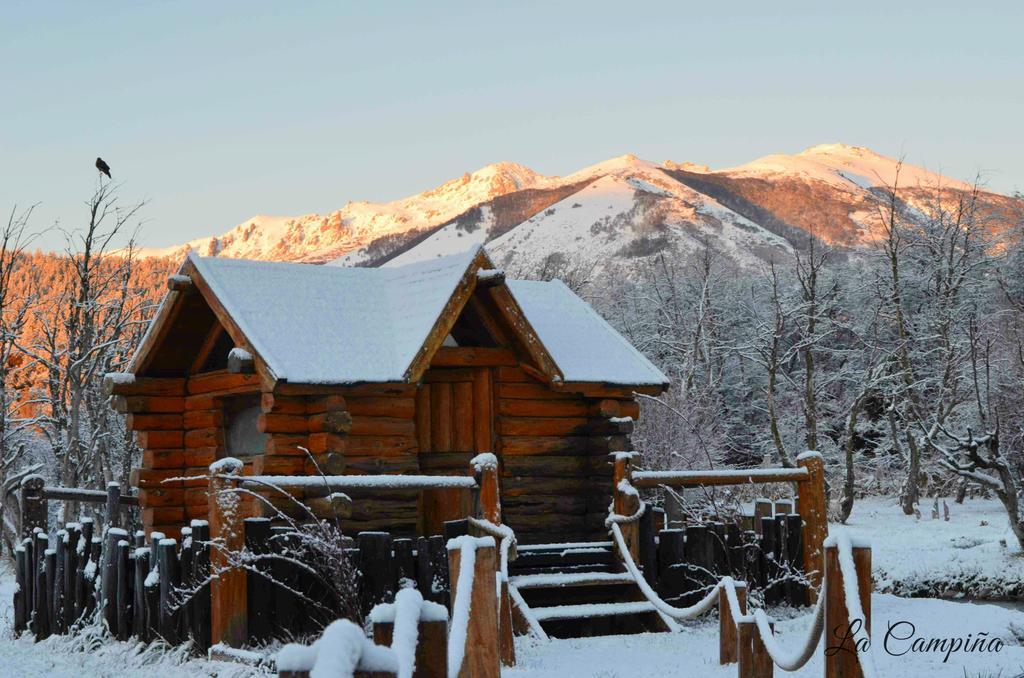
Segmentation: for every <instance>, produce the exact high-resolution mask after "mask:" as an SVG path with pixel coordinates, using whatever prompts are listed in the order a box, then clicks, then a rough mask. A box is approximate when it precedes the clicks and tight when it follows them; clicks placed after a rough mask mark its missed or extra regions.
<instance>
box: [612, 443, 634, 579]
mask: <svg viewBox="0 0 1024 678" xmlns="http://www.w3.org/2000/svg"><path fill="white" fill-rule="evenodd" d="M612 454H613V455H614V459H615V466H614V468H613V471H612V497H613V500H612V508H613V509H614V511H615V513H617V514H618V515H620V516H630V515H633V514H634V513H636V511H637V510H638V509H639V505H638V503H637V502H638V500H639V498H640V497H639V495H635V494H629V493H627V492H622V491H621V490H620V488H619V485H620V484H621V483H622V482H623V481H625V482H626V483H629V482H630V466H631V464H632V461H633V455H634V453H633V452H613V453H612ZM619 529H620V530H621V531H622V540H623V541H624V542H626V548H627V549H629V555H630V556H631V557H632V558H633V562H634V563H636V562H639V558H640V526H639V524H638V523H637V522H632V523H623V524H621V525H619Z"/></svg>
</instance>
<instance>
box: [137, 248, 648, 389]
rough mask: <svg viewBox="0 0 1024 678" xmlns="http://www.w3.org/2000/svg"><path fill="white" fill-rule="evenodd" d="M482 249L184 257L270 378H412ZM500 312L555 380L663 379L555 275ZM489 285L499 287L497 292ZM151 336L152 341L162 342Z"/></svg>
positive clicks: (167, 307) (142, 357) (513, 287)
mask: <svg viewBox="0 0 1024 678" xmlns="http://www.w3.org/2000/svg"><path fill="white" fill-rule="evenodd" d="M492 267H493V266H492V264H491V262H490V260H489V259H488V258H487V255H486V254H485V253H484V251H483V249H482V248H480V247H475V248H473V249H471V250H469V251H466V252H463V253H459V254H454V255H450V256H446V257H439V258H436V259H432V260H428V261H423V262H416V263H412V264H407V265H404V266H394V267H382V268H345V267H336V266H321V265H315V264H290V263H281V262H267V261H252V260H245V259H228V258H220V257H199V256H196V255H195V254H189V256H188V259H187V260H186V261H185V263H184V264H183V265H182V268H181V271H182V272H183V273H190V274H194V275H195V276H196V277H197V278H198V280H196V281H195V282H196V286H197V287H198V288H199V290H200V291H201V292H202V293H203V295H204V297H206V298H207V301H208V302H209V303H210V304H211V305H213V304H216V305H217V306H218V307H219V308H220V309H221V310H222V315H221V317H222V320H224V319H225V318H224V317H225V316H226V321H229V324H231V325H233V326H234V327H233V328H229V330H232V331H233V335H235V336H236V339H237V335H238V334H241V335H242V337H244V339H245V343H246V344H247V346H246V348H250V349H251V350H252V351H253V352H255V353H256V354H257V355H258V356H259V357H260V359H261V360H262V361H263V363H264V364H265V366H266V368H267V369H268V370H269V371H270V373H271V374H272V376H273V377H274V378H275V379H277V380H281V381H287V382H290V383H293V384H324V385H329V384H356V383H366V382H369V383H401V382H410V381H416V380H418V379H419V378H420V376H421V374H422V371H423V370H424V369H426V366H427V364H428V363H429V358H430V357H432V355H433V351H434V350H435V349H436V347H437V346H439V345H440V344H441V341H442V340H443V339H444V337H445V336H446V335H447V334H448V332H449V331H450V330H451V325H452V324H453V323H454V321H455V319H456V318H457V317H458V314H459V312H461V310H462V307H463V305H464V304H465V302H466V300H467V299H468V297H469V295H470V294H471V293H472V291H473V289H474V287H475V282H476V278H477V271H478V270H479V269H480V268H492ZM507 285H508V289H509V291H510V292H511V295H508V294H506V296H505V303H503V304H502V306H503V310H504V311H505V312H507V313H509V314H511V316H512V317H514V318H516V323H517V331H518V332H519V333H520V334H521V335H524V338H525V339H526V340H527V342H526V343H527V345H528V347H529V349H530V351H531V355H532V356H533V357H534V359H539V363H540V366H541V367H542V368H543V369H544V371H545V372H546V373H547V374H548V376H549V378H551V380H552V381H554V382H563V381H587V382H605V383H609V384H622V385H653V384H657V385H666V384H667V383H668V379H667V378H666V377H665V376H664V375H663V374H661V372H659V371H658V370H657V368H655V367H654V366H653V365H651V363H650V362H649V361H648V360H647V359H646V358H644V357H643V356H642V355H640V353H639V352H637V351H636V349H634V348H633V347H632V346H630V345H629V343H628V342H627V341H626V340H625V339H624V338H623V337H622V336H621V335H619V334H618V333H617V332H616V331H615V330H614V329H612V327H611V326H610V325H608V324H607V323H606V322H604V320H603V319H601V317H600V316H598V315H597V313H596V312H594V310H593V309H591V308H590V307H589V306H588V305H587V304H586V302H584V301H583V300H582V299H580V298H579V297H577V296H576V295H575V294H573V293H572V292H571V291H570V290H569V289H568V288H567V287H565V286H564V285H563V284H561V283H560V282H553V283H538V282H525V281H508V283H507ZM495 291H497V288H496V290H495ZM180 302H181V297H180V295H178V294H177V293H174V292H172V293H170V294H169V295H168V296H167V297H166V298H165V299H164V302H163V304H161V307H160V310H159V311H158V312H157V315H156V317H155V318H154V320H153V322H152V323H151V326H150V327H149V329H148V330H147V337H146V338H144V339H143V342H142V344H141V345H140V348H139V351H138V352H137V353H136V355H135V356H134V357H133V360H132V371H133V372H135V371H138V370H140V369H141V366H143V365H145V363H146V357H147V355H148V354H149V353H150V352H152V351H153V350H154V341H149V340H148V339H149V337H150V335H154V339H155V337H156V335H160V336H163V333H164V332H166V330H167V329H168V324H169V323H171V322H173V318H174V315H175V314H174V310H175V305H176V304H178V305H180ZM165 340H166V339H165V338H162V339H156V343H160V342H162V341H165Z"/></svg>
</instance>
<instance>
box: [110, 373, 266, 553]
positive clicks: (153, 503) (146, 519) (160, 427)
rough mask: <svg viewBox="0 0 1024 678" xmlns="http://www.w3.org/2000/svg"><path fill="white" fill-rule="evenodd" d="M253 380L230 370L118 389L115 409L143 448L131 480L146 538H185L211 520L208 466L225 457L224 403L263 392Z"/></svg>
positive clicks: (139, 380) (146, 380)
mask: <svg viewBox="0 0 1024 678" xmlns="http://www.w3.org/2000/svg"><path fill="white" fill-rule="evenodd" d="M258 389H259V379H258V377H257V376H256V375H252V374H231V373H228V372H227V371H225V370H221V371H216V372H207V373H203V374H196V375H192V376H191V377H189V378H188V379H173V378H145V377H142V378H136V380H135V381H134V382H133V383H128V384H117V385H116V386H114V393H115V394H116V395H117V398H116V399H115V407H116V408H117V409H119V410H121V411H123V412H126V413H128V415H129V416H128V426H129V428H131V429H132V430H134V431H135V432H136V442H137V443H138V445H139V447H140V448H142V466H141V468H140V469H136V470H135V472H134V473H133V474H132V484H133V485H135V486H137V487H138V488H139V502H140V505H141V506H142V507H143V508H142V512H141V513H142V516H141V517H142V522H143V526H144V528H145V531H146V533H147V534H148V533H150V532H153V531H157V532H162V533H164V534H165V535H167V536H168V537H172V538H178V537H180V536H181V530H180V526H181V525H183V524H187V523H188V521H190V520H192V519H206V517H207V512H208V504H207V481H206V478H205V476H206V474H207V473H208V469H209V465H210V464H211V463H212V462H214V461H216V460H217V459H218V458H221V457H223V456H224V455H225V440H224V399H225V398H226V397H231V396H236V395H244V394H249V393H251V394H255V393H258V392H259V390H258Z"/></svg>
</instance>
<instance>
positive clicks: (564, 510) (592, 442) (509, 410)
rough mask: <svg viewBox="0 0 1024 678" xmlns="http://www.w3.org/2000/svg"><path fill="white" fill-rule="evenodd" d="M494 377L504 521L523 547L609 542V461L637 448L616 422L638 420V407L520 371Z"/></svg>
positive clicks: (510, 370) (502, 370)
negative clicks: (560, 387)
mask: <svg viewBox="0 0 1024 678" xmlns="http://www.w3.org/2000/svg"><path fill="white" fill-rule="evenodd" d="M495 376H496V384H495V403H496V415H497V417H496V421H497V426H496V428H497V437H498V443H497V447H498V453H499V456H500V458H501V461H502V489H501V491H502V511H503V513H504V521H505V522H506V523H507V524H508V525H510V526H511V527H512V528H513V529H514V530H516V533H517V535H518V537H519V539H520V541H522V542H523V543H530V542H533V543H540V542H546V541H559V542H560V541H573V540H578V541H590V540H595V539H603V538H605V536H606V533H607V531H606V529H605V527H604V520H605V518H606V517H607V514H608V503H609V501H610V499H611V487H612V459H611V457H610V456H609V455H610V453H611V452H616V451H626V450H629V449H630V447H631V443H630V440H629V433H630V431H631V427H630V426H628V425H627V424H624V423H616V422H613V421H611V420H612V419H614V418H624V417H632V418H634V419H635V418H636V417H637V416H638V415H639V406H638V405H637V403H636V402H634V401H633V400H630V399H627V398H625V397H618V398H599V397H586V396H583V395H581V394H576V393H563V392H559V391H556V390H552V389H551V388H549V387H547V386H545V385H543V384H541V383H539V382H537V381H536V380H534V379H533V378H532V377H531V376H530V375H528V374H527V373H526V371H525V370H523V369H522V368H521V367H501V368H497V369H496V370H495ZM616 395H620V394H616ZM622 395H623V396H624V394H622Z"/></svg>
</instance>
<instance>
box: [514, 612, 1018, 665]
mask: <svg viewBox="0 0 1024 678" xmlns="http://www.w3.org/2000/svg"><path fill="white" fill-rule="evenodd" d="M872 608H873V609H872V628H873V629H875V630H876V634H877V631H878V630H879V629H881V630H883V631H884V629H885V628H886V625H887V623H890V622H892V623H894V622H898V621H910V622H912V623H913V624H914V625H915V626H916V631H917V636H925V637H929V638H930V637H949V636H956V637H963V636H965V635H966V634H967V633H973V634H974V635H975V636H977V635H978V634H979V633H981V632H988V633H989V637H999V638H1002V639H1004V642H1005V643H1006V646H1005V647H1004V648H1003V649H1002V650H1001V651H1000V652H998V653H994V654H992V653H990V654H984V653H974V654H970V655H965V654H963V653H958V654H954V655H952V656H951V657H950V659H949V661H948V662H943V654H941V653H937V654H936V653H932V654H928V655H924V654H915V655H910V654H906V655H903V656H898V657H897V656H891V655H889V654H887V653H886V652H885V650H884V648H883V647H880V642H881V641H880V639H879V638H877V636H876V639H875V641H874V644H875V648H874V655H875V662H876V666H877V668H878V672H879V675H880V676H885V677H887V678H889V677H891V678H945V677H947V676H948V677H949V678H954V677H956V678H964V676H965V675H966V676H970V677H971V678H975V677H979V676H985V677H986V678H989V677H991V678H995V677H996V676H1000V677H1001V678H1012V676H1016V675H1018V674H1020V673H1024V647H1021V646H1020V642H1021V640H1020V639H1019V638H1015V637H1014V635H1013V633H1012V632H1011V631H1010V626H1011V624H1013V623H1014V622H1016V624H1018V625H1019V626H1020V628H1019V630H1018V634H1019V635H1020V636H1021V637H1024V613H1022V612H1020V611H1014V610H1009V609H1006V608H1002V607H998V606H995V605H973V604H969V603H954V602H948V601H941V600H930V599H915V600H908V599H905V598H897V597H896V596H892V595H888V594H876V595H875V596H874V597H873V598H872ZM809 623H810V622H809V620H808V618H807V617H806V616H803V617H797V618H794V619H790V620H787V621H784V622H779V624H778V625H777V628H778V629H779V634H780V635H779V638H780V642H782V643H784V645H783V647H785V648H786V649H787V650H788V649H789V648H794V649H795V648H796V647H798V646H799V645H800V644H801V643H802V640H803V637H804V634H805V633H806V631H807V628H808V624H809ZM903 628H908V627H905V626H901V627H899V628H898V630H897V632H898V633H901V634H902V629H903ZM906 646H907V643H906V642H896V641H893V642H890V649H891V650H892V651H893V652H894V653H896V652H902V651H904V650H905V649H906ZM517 650H518V660H519V663H518V665H517V666H516V667H515V668H514V669H509V670H505V671H503V672H502V675H503V676H505V677H506V678H541V677H542V676H545V677H547V676H558V677H559V678H670V677H679V678H718V677H719V676H721V677H722V678H725V677H726V676H730V677H731V676H735V675H736V666H735V665H729V666H720V665H719V664H718V624H717V621H708V622H705V623H701V624H698V625H694V626H688V627H686V628H685V629H684V630H683V631H682V632H680V633H678V634H668V633H645V634H640V635H636V636H606V637H601V638H581V639H576V640H553V641H548V642H539V641H535V640H530V639H522V641H521V642H520V644H519V646H518V648H517ZM823 662H824V660H823V657H822V652H821V651H820V648H819V651H818V652H816V653H815V655H814V657H813V658H812V659H811V660H810V661H809V662H808V663H807V665H806V666H804V667H803V668H802V669H800V670H799V671H796V672H794V673H783V672H782V671H780V670H776V675H780V676H781V675H788V676H815V677H818V676H821V675H822V673H823V671H824V668H823ZM1000 671H1002V673H1000ZM965 672H966V673H965Z"/></svg>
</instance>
